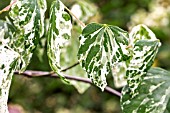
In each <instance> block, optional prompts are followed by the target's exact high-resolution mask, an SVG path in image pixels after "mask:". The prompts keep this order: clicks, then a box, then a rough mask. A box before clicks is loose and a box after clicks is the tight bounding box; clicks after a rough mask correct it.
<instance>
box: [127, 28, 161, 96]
mask: <svg viewBox="0 0 170 113" xmlns="http://www.w3.org/2000/svg"><path fill="white" fill-rule="evenodd" d="M130 38H131V46H132V54H131V56H132V58H131V59H130V62H129V64H128V68H127V72H126V76H127V80H128V85H129V87H130V88H131V90H132V92H133V93H134V92H135V89H136V88H137V87H138V85H140V82H141V81H142V79H143V77H142V76H144V75H145V74H146V72H147V71H148V70H149V69H150V67H151V66H152V64H153V62H154V59H155V56H156V54H157V52H158V49H159V47H160V45H161V43H160V41H159V40H158V39H157V38H156V37H155V35H154V33H153V32H152V31H151V30H150V29H149V28H148V27H147V26H145V25H138V26H136V27H134V28H133V29H132V32H131V33H130Z"/></svg>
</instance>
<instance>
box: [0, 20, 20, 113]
mask: <svg viewBox="0 0 170 113" xmlns="http://www.w3.org/2000/svg"><path fill="white" fill-rule="evenodd" d="M5 30H6V29H5V27H4V21H1V20H0V113H7V112H8V109H7V101H8V94H9V88H10V84H11V80H12V75H13V72H14V70H15V68H16V65H17V60H18V58H19V54H18V53H17V52H15V51H14V50H13V49H11V48H10V47H9V46H8V45H6V44H5V42H3V39H4V37H5V32H6V31H5Z"/></svg>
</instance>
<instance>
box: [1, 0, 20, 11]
mask: <svg viewBox="0 0 170 113" xmlns="http://www.w3.org/2000/svg"><path fill="white" fill-rule="evenodd" d="M16 2H17V0H14V1H13V2H12V3H11V4H9V5H8V6H6V7H5V8H4V9H2V10H1V11H0V14H1V13H3V12H5V11H9V9H10V8H11V7H12V5H13V4H15V3H16Z"/></svg>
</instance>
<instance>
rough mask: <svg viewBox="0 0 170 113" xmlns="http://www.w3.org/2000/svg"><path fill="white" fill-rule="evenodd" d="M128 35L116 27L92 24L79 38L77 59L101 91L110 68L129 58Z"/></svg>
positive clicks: (105, 83)
mask: <svg viewBox="0 0 170 113" xmlns="http://www.w3.org/2000/svg"><path fill="white" fill-rule="evenodd" d="M127 46H128V33H127V32H126V31H124V30H122V29H120V28H118V27H116V26H111V25H102V24H96V23H92V24H89V25H87V26H86V27H85V28H84V29H83V32H82V36H81V37H80V48H79V52H78V59H79V61H80V63H81V66H82V67H83V69H85V70H86V72H87V73H88V76H89V78H90V79H91V80H92V82H93V83H94V84H95V85H97V86H98V87H100V88H101V89H102V90H104V88H105V87H106V85H107V82H106V76H107V75H108V74H109V72H110V70H111V69H112V67H114V66H115V65H116V64H117V63H119V62H121V61H125V60H127V59H128V58H129V56H128V55H129V52H128V50H127V49H126V47H127Z"/></svg>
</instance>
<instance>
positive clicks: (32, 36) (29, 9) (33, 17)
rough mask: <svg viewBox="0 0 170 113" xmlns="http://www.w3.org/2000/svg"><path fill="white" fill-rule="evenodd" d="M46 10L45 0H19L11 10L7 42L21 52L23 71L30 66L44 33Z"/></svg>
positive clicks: (20, 65)
mask: <svg viewBox="0 0 170 113" xmlns="http://www.w3.org/2000/svg"><path fill="white" fill-rule="evenodd" d="M12 1H13V0H12ZM45 10H46V1H45V0H17V2H16V3H15V4H13V5H12V7H11V11H10V12H9V15H10V19H8V20H7V23H8V24H7V29H8V35H7V36H8V38H7V39H8V40H9V41H8V43H7V44H8V45H9V46H10V47H11V48H13V49H14V50H15V51H16V52H18V53H19V54H20V60H19V68H18V70H20V71H21V72H22V71H24V70H25V69H26V67H27V66H28V64H29V62H30V59H31V57H32V53H33V51H34V49H35V48H36V45H37V43H38V41H39V38H40V36H42V35H43V32H44V13H45Z"/></svg>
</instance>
